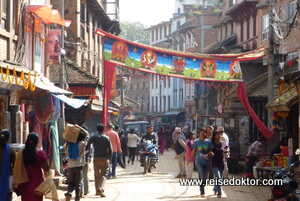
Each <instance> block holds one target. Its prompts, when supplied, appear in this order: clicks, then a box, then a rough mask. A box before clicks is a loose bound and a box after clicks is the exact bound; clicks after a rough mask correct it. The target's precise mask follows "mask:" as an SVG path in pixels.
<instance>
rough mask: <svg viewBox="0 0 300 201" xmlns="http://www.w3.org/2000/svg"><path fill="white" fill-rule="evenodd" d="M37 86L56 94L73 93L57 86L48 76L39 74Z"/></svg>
mask: <svg viewBox="0 0 300 201" xmlns="http://www.w3.org/2000/svg"><path fill="white" fill-rule="evenodd" d="M35 86H36V87H37V88H40V89H43V90H46V91H49V92H50V93H54V94H73V93H72V92H70V91H66V90H64V89H62V88H59V87H57V86H55V85H54V84H53V82H50V80H49V79H48V78H46V77H42V76H37V78H36V82H35Z"/></svg>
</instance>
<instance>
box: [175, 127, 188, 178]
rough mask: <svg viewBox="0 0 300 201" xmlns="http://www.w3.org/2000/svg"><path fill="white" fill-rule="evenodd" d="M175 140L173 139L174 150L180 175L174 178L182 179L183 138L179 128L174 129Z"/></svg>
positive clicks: (183, 171) (183, 166)
mask: <svg viewBox="0 0 300 201" xmlns="http://www.w3.org/2000/svg"><path fill="white" fill-rule="evenodd" d="M174 132H175V138H174V145H175V146H174V149H175V152H176V158H177V160H178V165H179V171H180V173H179V174H178V175H177V176H176V177H175V178H182V177H186V172H185V148H186V144H185V140H186V139H185V136H184V134H183V133H182V132H181V128H180V127H176V128H175V131H174Z"/></svg>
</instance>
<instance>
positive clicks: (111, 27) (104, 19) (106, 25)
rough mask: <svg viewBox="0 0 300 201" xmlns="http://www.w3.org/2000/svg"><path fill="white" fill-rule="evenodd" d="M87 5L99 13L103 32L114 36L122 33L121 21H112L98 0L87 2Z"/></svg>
mask: <svg viewBox="0 0 300 201" xmlns="http://www.w3.org/2000/svg"><path fill="white" fill-rule="evenodd" d="M87 3H88V4H89V5H90V8H91V9H92V10H93V11H94V12H95V13H97V16H98V18H99V19H100V21H101V23H102V30H104V31H106V32H108V33H111V34H114V35H119V34H120V33H121V28H120V23H119V21H114V20H111V19H110V18H109V16H108V15H107V14H106V12H105V10H104V9H103V7H102V6H101V5H100V4H99V2H98V1H97V0H90V1H87Z"/></svg>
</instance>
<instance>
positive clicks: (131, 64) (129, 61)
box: [125, 57, 142, 69]
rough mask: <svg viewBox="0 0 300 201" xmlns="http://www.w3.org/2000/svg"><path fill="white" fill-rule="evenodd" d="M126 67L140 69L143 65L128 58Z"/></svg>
mask: <svg viewBox="0 0 300 201" xmlns="http://www.w3.org/2000/svg"><path fill="white" fill-rule="evenodd" d="M125 65H126V66H129V67H132V68H136V69H139V68H140V67H141V66H142V63H141V62H140V61H138V60H135V59H132V58H129V57H127V58H126V61H125Z"/></svg>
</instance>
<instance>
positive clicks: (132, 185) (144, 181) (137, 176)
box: [44, 150, 270, 201]
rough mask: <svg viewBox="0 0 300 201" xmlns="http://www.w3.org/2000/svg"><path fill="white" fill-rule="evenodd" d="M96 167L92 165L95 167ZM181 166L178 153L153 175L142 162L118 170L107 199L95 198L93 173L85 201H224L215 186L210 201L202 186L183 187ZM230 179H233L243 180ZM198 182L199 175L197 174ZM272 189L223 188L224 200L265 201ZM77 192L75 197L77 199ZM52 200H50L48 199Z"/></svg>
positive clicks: (166, 157) (166, 158)
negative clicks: (203, 196) (147, 172)
mask: <svg viewBox="0 0 300 201" xmlns="http://www.w3.org/2000/svg"><path fill="white" fill-rule="evenodd" d="M91 167H92V164H91ZM177 170H178V164H177V160H176V159H175V153H174V151H172V150H171V151H166V152H165V153H164V155H160V156H159V163H158V164H157V168H156V169H155V170H153V171H152V172H153V173H149V174H146V175H143V174H142V172H143V168H142V167H140V164H139V162H138V161H135V163H134V165H131V164H129V165H127V166H126V169H122V168H120V167H117V178H116V179H111V180H107V181H106V190H105V195H106V197H105V198H100V196H95V189H94V176H93V171H92V170H91V171H90V174H89V178H90V193H89V194H88V195H83V197H82V198H81V200H99V199H101V200H107V201H119V200H145V201H147V200H149V201H150V200H178V201H183V200H191V201H192V200H212V201H213V200H220V198H217V197H216V196H215V195H213V191H212V186H207V187H206V188H205V190H206V198H200V197H199V187H198V186H189V187H186V186H180V185H179V182H178V179H176V178H175V176H176V175H177ZM240 175H241V174H239V175H230V177H233V176H234V177H239V176H240ZM193 177H194V178H197V172H196V171H194V172H193ZM66 189H67V185H65V184H61V185H60V186H59V188H58V194H59V200H65V198H64V193H65V192H66ZM269 191H270V187H269V186H223V195H222V198H221V199H222V200H237V201H240V200H243V201H265V200H267V196H268V194H269ZM74 193H75V192H73V197H72V199H71V200H74V199H75V198H74V197H75V194H74ZM44 200H48V199H44Z"/></svg>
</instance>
